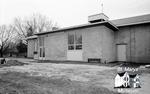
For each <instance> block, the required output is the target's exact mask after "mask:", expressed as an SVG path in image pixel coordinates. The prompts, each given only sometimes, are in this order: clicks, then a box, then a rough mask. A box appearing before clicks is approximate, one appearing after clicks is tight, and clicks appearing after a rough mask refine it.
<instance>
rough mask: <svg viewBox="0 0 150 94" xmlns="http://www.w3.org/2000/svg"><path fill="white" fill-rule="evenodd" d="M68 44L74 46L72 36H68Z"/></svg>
mask: <svg viewBox="0 0 150 94" xmlns="http://www.w3.org/2000/svg"><path fill="white" fill-rule="evenodd" d="M68 44H74V34H68Z"/></svg>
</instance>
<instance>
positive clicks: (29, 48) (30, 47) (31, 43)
mask: <svg viewBox="0 0 150 94" xmlns="http://www.w3.org/2000/svg"><path fill="white" fill-rule="evenodd" d="M34 42H35V39H29V40H28V46H27V57H29V58H33V57H34V54H33V52H34V47H35V46H34V44H35V43H34Z"/></svg>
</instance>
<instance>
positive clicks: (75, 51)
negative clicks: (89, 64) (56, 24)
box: [67, 32, 83, 61]
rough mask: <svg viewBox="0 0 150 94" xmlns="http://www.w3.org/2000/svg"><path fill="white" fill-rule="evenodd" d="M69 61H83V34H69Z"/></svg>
mask: <svg viewBox="0 0 150 94" xmlns="http://www.w3.org/2000/svg"><path fill="white" fill-rule="evenodd" d="M67 60H72V61H82V60H83V58H82V34H81V32H70V33H68V50H67Z"/></svg>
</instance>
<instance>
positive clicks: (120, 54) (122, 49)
mask: <svg viewBox="0 0 150 94" xmlns="http://www.w3.org/2000/svg"><path fill="white" fill-rule="evenodd" d="M117 58H118V61H126V45H117Z"/></svg>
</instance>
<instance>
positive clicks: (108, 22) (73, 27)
mask: <svg viewBox="0 0 150 94" xmlns="http://www.w3.org/2000/svg"><path fill="white" fill-rule="evenodd" d="M102 24H104V25H105V26H107V27H108V28H111V29H113V30H114V31H117V30H119V29H118V28H117V26H116V25H115V24H113V23H112V22H110V21H103V22H97V23H88V24H83V25H78V26H71V27H66V28H62V29H57V30H52V31H48V32H39V33H35V35H44V34H48V33H56V32H61V31H66V30H72V29H79V28H85V27H91V26H96V25H102Z"/></svg>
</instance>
